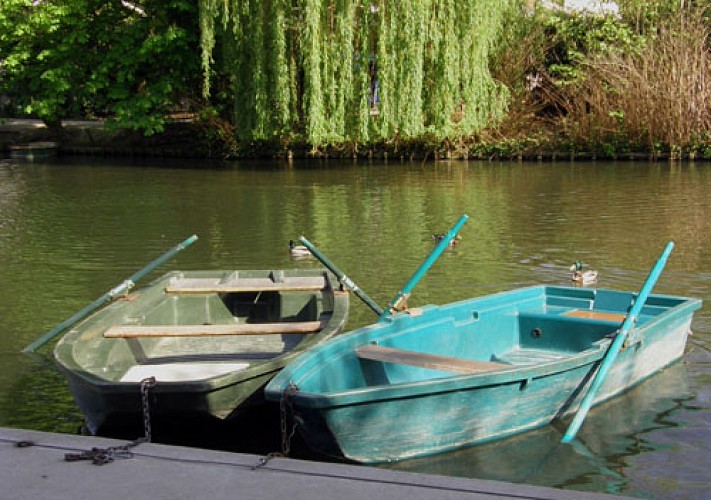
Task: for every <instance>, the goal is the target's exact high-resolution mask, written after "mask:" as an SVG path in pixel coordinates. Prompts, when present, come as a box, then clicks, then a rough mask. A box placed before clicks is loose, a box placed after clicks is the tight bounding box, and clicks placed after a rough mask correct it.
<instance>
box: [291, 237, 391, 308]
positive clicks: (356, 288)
mask: <svg viewBox="0 0 711 500" xmlns="http://www.w3.org/2000/svg"><path fill="white" fill-rule="evenodd" d="M299 241H300V242H301V243H303V244H304V246H305V247H306V248H308V249H309V250H310V251H311V253H312V254H313V255H314V257H316V258H317V259H318V260H319V261H321V263H322V264H323V265H324V266H326V267H327V268H328V269H329V270H330V271H331V272H332V273H333V274H335V275H336V277H337V278H338V281H340V282H341V283H343V284H344V285H345V286H346V288H348V289H349V290H350V291H351V292H353V293H354V294H355V296H356V297H358V298H359V299H360V300H362V301H363V302H364V303H365V305H367V306H368V307H370V308H371V309H372V310H373V312H375V314H377V315H378V316H380V315H381V314H383V309H382V308H381V307H380V306H379V305H378V304H376V303H375V301H374V300H373V299H371V298H370V297H369V296H368V294H367V293H365V292H364V291H363V290H362V289H361V288H360V287H359V286H358V285H356V284H355V283H354V282H353V280H351V279H350V278H349V277H348V276H346V273H344V272H343V271H341V270H340V269H339V268H338V267H337V266H336V264H334V263H333V262H331V261H330V260H329V258H328V257H326V256H325V255H324V254H323V253H321V251H320V250H319V249H318V248H316V247H315V246H314V245H313V243H311V242H310V241H309V240H307V239H306V238H304V237H303V236H301V237H300V238H299Z"/></svg>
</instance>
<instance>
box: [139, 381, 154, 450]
mask: <svg viewBox="0 0 711 500" xmlns="http://www.w3.org/2000/svg"><path fill="white" fill-rule="evenodd" d="M155 385H156V378H155V377H148V378H144V379H143V380H141V409H142V410H143V439H144V441H145V442H146V443H150V442H151V408H150V405H149V399H148V392H149V391H150V390H151V389H152V388H153V387H155Z"/></svg>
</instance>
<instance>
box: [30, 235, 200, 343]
mask: <svg viewBox="0 0 711 500" xmlns="http://www.w3.org/2000/svg"><path fill="white" fill-rule="evenodd" d="M197 239H198V237H197V235H192V236H190V237H189V238H187V239H186V240H185V241H183V242H182V243H179V244H177V245H176V246H174V247H173V248H171V249H170V250H168V251H167V252H165V253H164V254H163V255H161V256H160V257H158V258H157V259H155V260H153V261H151V262H149V263H148V265H146V266H145V267H143V268H142V269H140V270H139V271H138V272H136V273H134V274H133V275H131V276H130V277H129V278H127V279H125V280H124V281H122V282H121V283H119V284H118V285H116V286H115V287H114V288H112V289H111V290H109V291H108V292H106V293H105V294H104V295H102V296H101V297H99V298H98V299H96V300H95V301H93V302H92V303H91V304H89V305H87V306H86V307H84V308H83V309H81V310H79V311H77V312H76V313H74V314H73V315H72V316H71V317H69V318H67V319H66V320H64V321H62V322H61V323H60V324H58V325H57V326H55V327H54V328H52V329H51V330H50V331H49V332H47V333H46V334H44V335H43V336H42V337H40V338H39V339H37V340H35V341H34V342H32V343H31V344H29V345H28V346H27V347H25V348H24V349H22V352H35V351H36V350H37V349H39V348H40V347H42V346H43V345H45V344H46V343H47V342H49V341H50V340H52V339H53V338H54V337H56V336H57V335H59V334H60V333H62V332H63V331H64V330H66V329H67V328H69V327H70V326H72V325H73V324H74V323H76V322H77V321H80V320H82V319H84V318H85V317H87V316H88V315H89V314H91V313H92V312H93V311H94V310H96V309H98V308H99V307H101V306H102V305H104V304H105V303H107V302H109V301H111V300H113V299H114V298H116V297H118V296H119V295H122V294H124V293H126V292H128V291H129V290H130V289H131V288H133V287H134V286H135V284H136V282H137V281H138V280H140V279H141V278H143V277H144V276H145V275H146V274H148V273H150V272H151V271H153V270H154V269H155V268H156V267H158V266H160V265H161V264H163V263H164V262H166V261H167V260H169V259H171V258H172V257H173V256H174V255H175V254H176V253H178V252H180V251H181V250H183V249H184V248H186V247H188V246H189V245H192V244H193V243H194V242H195V240H197Z"/></svg>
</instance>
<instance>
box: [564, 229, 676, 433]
mask: <svg viewBox="0 0 711 500" xmlns="http://www.w3.org/2000/svg"><path fill="white" fill-rule="evenodd" d="M673 249H674V242H673V241H670V242H669V243H667V246H666V247H665V248H664V251H663V252H662V255H661V256H660V257H659V260H658V261H657V263H656V264H655V265H654V267H653V268H652V271H651V272H650V273H649V276H648V277H647V280H646V281H645V282H644V285H643V286H642V290H640V292H639V294H638V295H637V298H636V299H635V302H634V305H633V306H632V309H630V312H629V313H627V316H626V317H625V320H624V322H623V323H622V327H621V328H620V330H619V332H618V333H617V335H616V336H615V340H614V341H613V342H612V344H611V345H610V348H609V349H608V351H607V354H606V355H605V357H604V358H603V359H602V363H601V364H600V368H599V369H598V371H597V373H596V374H595V378H594V379H593V381H592V384H591V385H590V388H589V389H588V392H587V394H586V395H585V398H583V402H582V403H581V404H580V408H578V411H577V413H576V414H575V417H573V421H572V422H571V423H570V426H569V427H568V430H567V431H566V433H565V435H564V436H563V438H562V439H561V442H562V443H569V442H571V441H572V440H573V439H575V435H576V434H577V432H578V430H579V429H580V426H581V425H582V424H583V420H585V417H586V415H587V414H588V411H589V410H590V407H591V406H592V404H593V402H594V400H595V395H596V394H597V391H598V389H599V388H600V386H601V385H602V383H603V382H604V381H605V377H606V376H607V372H608V371H609V370H610V367H611V366H612V363H614V362H615V358H616V357H617V354H618V353H619V352H620V349H622V346H623V345H624V343H625V340H626V339H627V335H628V334H629V332H630V330H631V329H632V328H634V326H635V323H637V317H638V316H639V313H640V312H641V311H642V307H644V304H645V302H647V297H649V294H650V293H652V288H654V285H655V284H656V283H657V280H658V279H659V276H660V275H661V274H662V271H663V270H664V266H665V265H666V263H667V259H668V258H669V254H670V253H671V251H672V250H673Z"/></svg>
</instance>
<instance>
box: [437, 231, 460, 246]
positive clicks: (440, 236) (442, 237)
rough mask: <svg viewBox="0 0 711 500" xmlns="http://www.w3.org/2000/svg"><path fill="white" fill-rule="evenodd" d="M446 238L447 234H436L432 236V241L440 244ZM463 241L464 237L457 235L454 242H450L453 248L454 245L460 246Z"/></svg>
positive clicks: (453, 239)
mask: <svg viewBox="0 0 711 500" xmlns="http://www.w3.org/2000/svg"><path fill="white" fill-rule="evenodd" d="M446 236H447V235H446V234H445V233H435V234H433V235H432V239H433V240H435V243H439V242H440V241H442V240H443V239H444V238H445V237H446ZM461 240H462V237H461V236H459V235H456V236H455V237H454V238H452V241H450V242H449V246H450V247H453V246H454V245H458V244H459V242H460V241H461Z"/></svg>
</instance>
